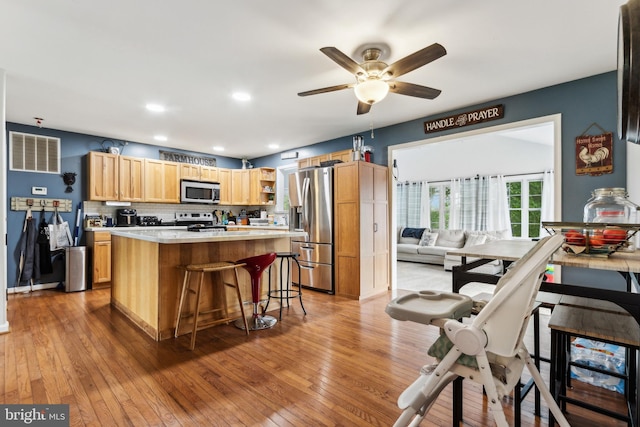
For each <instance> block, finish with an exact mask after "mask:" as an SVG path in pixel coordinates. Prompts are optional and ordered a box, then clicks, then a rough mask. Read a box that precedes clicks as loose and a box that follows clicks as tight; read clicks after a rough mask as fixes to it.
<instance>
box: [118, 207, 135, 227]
mask: <svg viewBox="0 0 640 427" xmlns="http://www.w3.org/2000/svg"><path fill="white" fill-rule="evenodd" d="M137 218H138V213H137V212H136V210H135V209H118V210H117V211H116V226H117V227H135V226H136V225H137V222H138V221H137Z"/></svg>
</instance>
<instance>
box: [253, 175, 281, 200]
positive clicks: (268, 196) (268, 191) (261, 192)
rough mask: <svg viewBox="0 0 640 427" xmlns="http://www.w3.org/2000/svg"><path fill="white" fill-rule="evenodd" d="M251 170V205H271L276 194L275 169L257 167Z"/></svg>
mask: <svg viewBox="0 0 640 427" xmlns="http://www.w3.org/2000/svg"><path fill="white" fill-rule="evenodd" d="M250 170H251V173H250V175H251V182H250V184H249V188H250V192H251V197H250V199H249V202H250V204H251V205H273V204H275V195H276V170H275V169H273V168H257V169H250Z"/></svg>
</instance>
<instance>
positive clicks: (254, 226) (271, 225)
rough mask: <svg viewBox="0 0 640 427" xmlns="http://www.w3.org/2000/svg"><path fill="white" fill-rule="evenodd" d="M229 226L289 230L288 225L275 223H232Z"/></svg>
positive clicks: (243, 228) (247, 228)
mask: <svg viewBox="0 0 640 427" xmlns="http://www.w3.org/2000/svg"><path fill="white" fill-rule="evenodd" d="M227 227H234V228H239V229H241V230H255V229H256V228H259V229H261V230H279V231H287V230H288V229H289V226H288V225H275V224H267V225H258V224H256V225H233V224H230V225H228V226H227Z"/></svg>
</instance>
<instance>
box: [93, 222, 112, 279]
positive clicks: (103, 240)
mask: <svg viewBox="0 0 640 427" xmlns="http://www.w3.org/2000/svg"><path fill="white" fill-rule="evenodd" d="M87 247H88V248H89V251H90V253H89V256H90V260H91V261H90V265H91V288H92V289H99V288H106V287H108V286H110V285H111V233H110V232H108V231H87Z"/></svg>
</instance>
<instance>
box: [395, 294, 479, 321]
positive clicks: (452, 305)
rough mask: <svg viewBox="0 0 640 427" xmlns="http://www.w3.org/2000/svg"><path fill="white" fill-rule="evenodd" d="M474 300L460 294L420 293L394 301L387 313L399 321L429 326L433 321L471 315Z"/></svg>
mask: <svg viewBox="0 0 640 427" xmlns="http://www.w3.org/2000/svg"><path fill="white" fill-rule="evenodd" d="M472 307H473V300H472V299H471V298H470V297H468V296H466V295H460V294H454V293H451V292H439V291H419V292H414V293H411V294H408V295H403V296H401V297H398V298H395V299H393V300H392V301H391V302H389V304H387V308H386V309H385V312H386V313H387V314H388V315H389V316H391V317H393V318H394V319H397V320H409V321H411V322H416V323H423V324H425V325H428V324H430V323H431V321H432V320H433V319H443V318H450V319H459V318H461V317H466V316H469V315H470V314H471V308H472Z"/></svg>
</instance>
